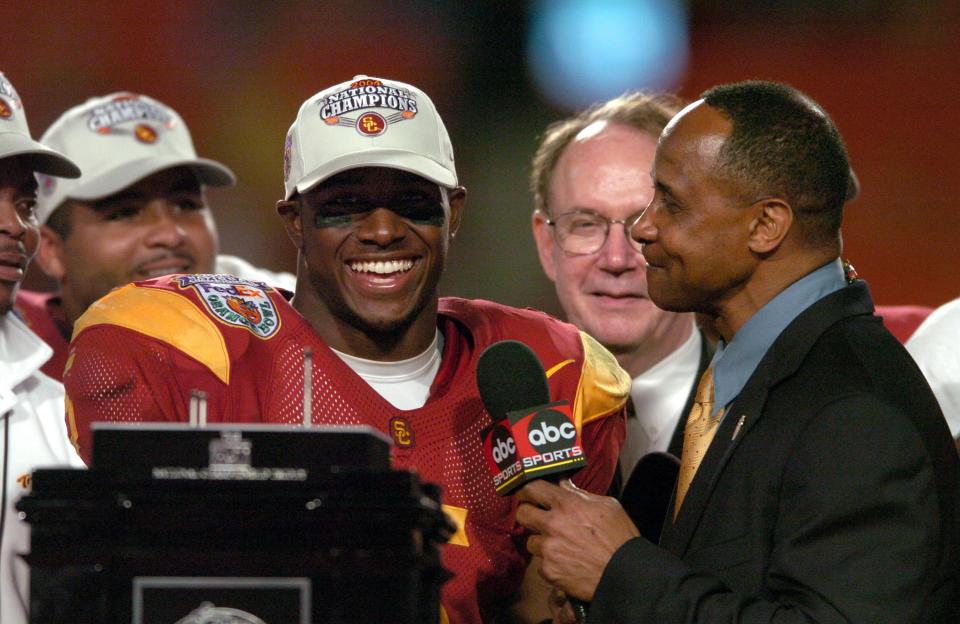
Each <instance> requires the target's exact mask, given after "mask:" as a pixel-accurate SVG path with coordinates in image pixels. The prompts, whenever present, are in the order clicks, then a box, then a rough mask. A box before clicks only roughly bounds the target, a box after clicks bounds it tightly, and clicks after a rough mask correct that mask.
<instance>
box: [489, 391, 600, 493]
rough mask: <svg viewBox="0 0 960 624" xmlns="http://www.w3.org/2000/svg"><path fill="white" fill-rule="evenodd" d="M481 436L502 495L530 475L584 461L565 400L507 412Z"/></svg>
mask: <svg viewBox="0 0 960 624" xmlns="http://www.w3.org/2000/svg"><path fill="white" fill-rule="evenodd" d="M481 436H482V438H483V445H484V451H485V455H486V457H487V463H488V465H489V467H490V471H491V474H492V475H493V484H494V488H495V489H496V491H497V494H500V495H502V496H506V495H509V494H511V493H512V492H513V491H514V490H516V489H517V488H519V487H520V486H521V485H523V484H524V483H526V482H528V481H530V480H532V479H537V478H541V477H544V476H547V475H551V474H556V473H559V472H568V471H573V470H577V469H579V468H582V467H583V466H584V465H585V464H586V458H585V457H584V454H583V448H582V446H581V443H580V433H579V432H578V431H577V427H576V425H575V424H574V422H573V417H572V415H571V412H570V405H569V404H568V403H567V402H565V401H560V402H557V403H549V404H547V405H541V406H539V407H535V408H530V409H528V410H519V411H515V412H508V413H507V417H506V418H504V419H503V420H501V421H500V422H498V423H496V424H494V425H493V426H491V427H489V428H488V429H486V430H485V431H484V432H483V433H482V434H481Z"/></svg>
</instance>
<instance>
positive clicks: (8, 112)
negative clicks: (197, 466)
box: [0, 73, 82, 624]
mask: <svg viewBox="0 0 960 624" xmlns="http://www.w3.org/2000/svg"><path fill="white" fill-rule="evenodd" d="M34 172H42V173H44V174H47V175H54V176H65V177H72V178H73V177H76V176H78V175H80V170H79V169H78V168H77V166H76V165H75V164H73V163H72V162H70V160H68V159H67V158H64V157H63V156H62V155H61V154H58V153H57V152H55V151H53V150H51V149H48V148H46V147H44V146H42V145H40V144H39V143H37V142H35V141H33V140H32V139H31V138H30V129H29V128H28V126H27V118H26V112H25V111H24V109H23V102H22V101H21V100H20V96H19V95H17V91H16V89H14V88H13V85H12V84H10V81H8V80H7V79H6V77H4V75H3V74H2V73H0V466H2V469H0V470H2V475H0V484H2V495H0V622H3V624H26V622H27V613H28V605H29V587H28V579H29V572H28V569H27V564H26V563H25V562H24V561H23V560H22V559H21V558H20V556H19V555H20V554H22V553H25V552H27V551H29V550H30V527H29V526H28V525H27V524H26V523H25V522H22V521H21V520H19V519H18V518H17V512H16V509H14V504H15V503H16V502H17V500H19V499H20V497H21V496H22V495H23V494H25V493H26V492H27V490H28V489H29V487H30V475H31V473H32V471H33V470H34V469H35V468H40V467H52V466H81V465H82V464H81V463H80V458H79V457H78V456H77V454H76V453H75V452H74V450H73V449H72V448H70V442H69V441H68V439H67V430H66V427H65V426H64V422H63V386H61V385H60V384H59V383H58V382H56V381H54V380H52V379H50V378H49V377H47V376H46V375H44V374H43V373H42V372H40V366H41V365H42V364H43V363H44V362H45V361H46V360H47V359H48V358H49V357H50V355H51V351H50V348H49V347H48V346H47V345H45V344H44V343H43V341H42V340H40V338H38V337H37V336H36V335H35V334H34V333H33V332H31V331H30V330H29V329H28V328H27V326H26V325H24V324H23V322H21V320H20V319H19V318H17V316H16V315H14V314H12V313H11V308H12V306H13V300H14V297H15V296H16V292H17V288H18V287H19V285H20V282H21V281H22V280H23V276H24V273H26V270H27V264H28V263H29V262H30V259H31V258H33V255H34V253H36V251H37V244H38V240H39V233H38V231H37V218H36V214H35V212H34V211H35V206H36V200H37V180H36V178H35V177H34Z"/></svg>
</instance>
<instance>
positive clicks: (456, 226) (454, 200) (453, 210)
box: [447, 186, 467, 238]
mask: <svg viewBox="0 0 960 624" xmlns="http://www.w3.org/2000/svg"><path fill="white" fill-rule="evenodd" d="M447 199H448V200H449V201H450V227H449V228H448V229H447V231H448V232H449V233H450V238H453V237H455V236H456V235H457V232H458V231H459V230H460V220H461V218H462V217H463V207H464V206H465V205H466V203H467V189H465V188H464V187H462V186H458V187H457V188H455V189H451V190H450V191H448V192H447Z"/></svg>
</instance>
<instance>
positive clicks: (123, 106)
mask: <svg viewBox="0 0 960 624" xmlns="http://www.w3.org/2000/svg"><path fill="white" fill-rule="evenodd" d="M40 141H41V142H43V143H44V145H47V146H48V147H52V148H53V149H56V150H59V151H61V152H63V153H64V154H67V155H68V156H69V157H70V158H72V159H73V160H75V161H76V162H77V163H78V164H79V165H80V168H81V169H82V170H83V175H82V176H81V177H80V178H78V179H77V180H69V181H67V180H51V179H47V178H45V177H40V193H39V197H38V200H37V218H38V219H39V220H40V223H44V222H46V220H47V219H48V218H50V215H51V214H53V212H54V211H55V210H56V209H57V208H58V207H59V206H60V205H61V204H62V203H63V202H64V200H66V199H68V198H69V199H77V200H93V199H100V198H103V197H107V196H108V195H112V194H114V193H117V192H119V191H122V190H123V189H125V188H127V187H128V186H130V185H131V184H134V183H136V182H138V181H140V180H142V179H143V178H145V177H147V176H149V175H152V174H154V173H157V172H158V171H163V170H164V169H170V168H171V167H189V168H191V169H192V170H193V171H194V172H195V173H196V174H197V177H198V178H199V179H200V182H202V183H203V184H208V185H210V186H229V185H231V184H233V183H234V182H236V178H235V177H234V175H233V172H232V171H230V169H228V168H227V167H226V166H225V165H222V164H220V163H218V162H216V161H214V160H209V159H206V158H198V157H197V152H196V150H195V149H194V147H193V140H192V139H191V138H190V130H189V129H188V128H187V124H186V123H184V121H183V119H182V118H181V117H180V115H178V114H177V111H175V110H173V109H172V108H170V107H169V106H167V105H166V104H164V103H163V102H159V101H157V100H155V99H153V98H151V97H147V96H146V95H138V94H136V93H126V92H121V93H111V94H110V95H106V96H103V97H96V98H90V99H89V100H87V101H86V102H84V103H83V104H81V105H79V106H74V107H73V108H71V109H70V110H68V111H67V112H65V113H64V114H63V115H61V116H60V118H59V119H57V120H56V121H55V122H54V123H53V125H52V126H50V127H49V128H48V129H47V131H46V132H45V133H44V134H43V136H42V137H40Z"/></svg>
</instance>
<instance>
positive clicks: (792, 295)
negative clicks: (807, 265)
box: [711, 258, 847, 413]
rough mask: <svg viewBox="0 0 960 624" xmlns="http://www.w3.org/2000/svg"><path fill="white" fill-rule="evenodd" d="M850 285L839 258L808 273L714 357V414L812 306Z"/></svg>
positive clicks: (762, 310) (724, 344) (733, 397)
mask: <svg viewBox="0 0 960 624" xmlns="http://www.w3.org/2000/svg"><path fill="white" fill-rule="evenodd" d="M846 285H847V280H846V276H845V274H844V271H843V262H842V261H841V260H840V259H839V258H838V259H836V260H834V261H832V262H830V263H828V264H825V265H823V266H822V267H820V268H819V269H817V270H815V271H813V272H811V273H808V274H807V275H805V276H803V277H802V278H800V279H799V280H797V281H796V282H794V283H793V284H791V285H790V286H788V287H787V288H786V289H785V290H784V291H783V292H781V293H780V294H779V295H777V296H776V297H774V298H773V299H771V300H770V301H768V302H767V303H766V305H764V306H763V307H762V308H760V310H758V311H757V313H756V314H754V315H753V316H751V317H750V319H749V320H748V321H747V322H746V323H744V324H743V327H741V328H740V330H739V331H738V332H737V333H736V334H734V336H733V340H731V341H730V344H726V343H724V342H723V340H721V341H720V343H719V344H718V345H717V351H716V353H714V356H713V362H712V364H711V365H712V366H713V394H714V408H713V410H714V413H716V412H717V410H719V409H720V408H721V407H726V406H728V405H729V404H730V403H731V402H733V400H734V399H735V398H737V395H739V394H740V391H741V390H743V386H744V385H746V383H747V380H748V379H750V376H751V375H753V371H754V370H756V368H757V365H758V364H760V360H762V359H763V356H764V355H766V353H767V350H768V349H769V348H770V346H771V345H772V344H773V343H774V341H775V340H776V339H777V337H778V336H780V334H781V333H783V330H784V329H786V328H787V325H789V324H790V323H792V322H793V320H794V319H795V318H797V317H798V316H799V315H800V313H801V312H803V311H804V310H806V309H807V308H809V307H810V306H811V305H813V304H814V303H816V302H817V301H819V300H820V299H823V298H824V297H826V296H827V295H829V294H831V293H834V292H836V291H838V290H840V289H841V288H843V287H844V286H846Z"/></svg>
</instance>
